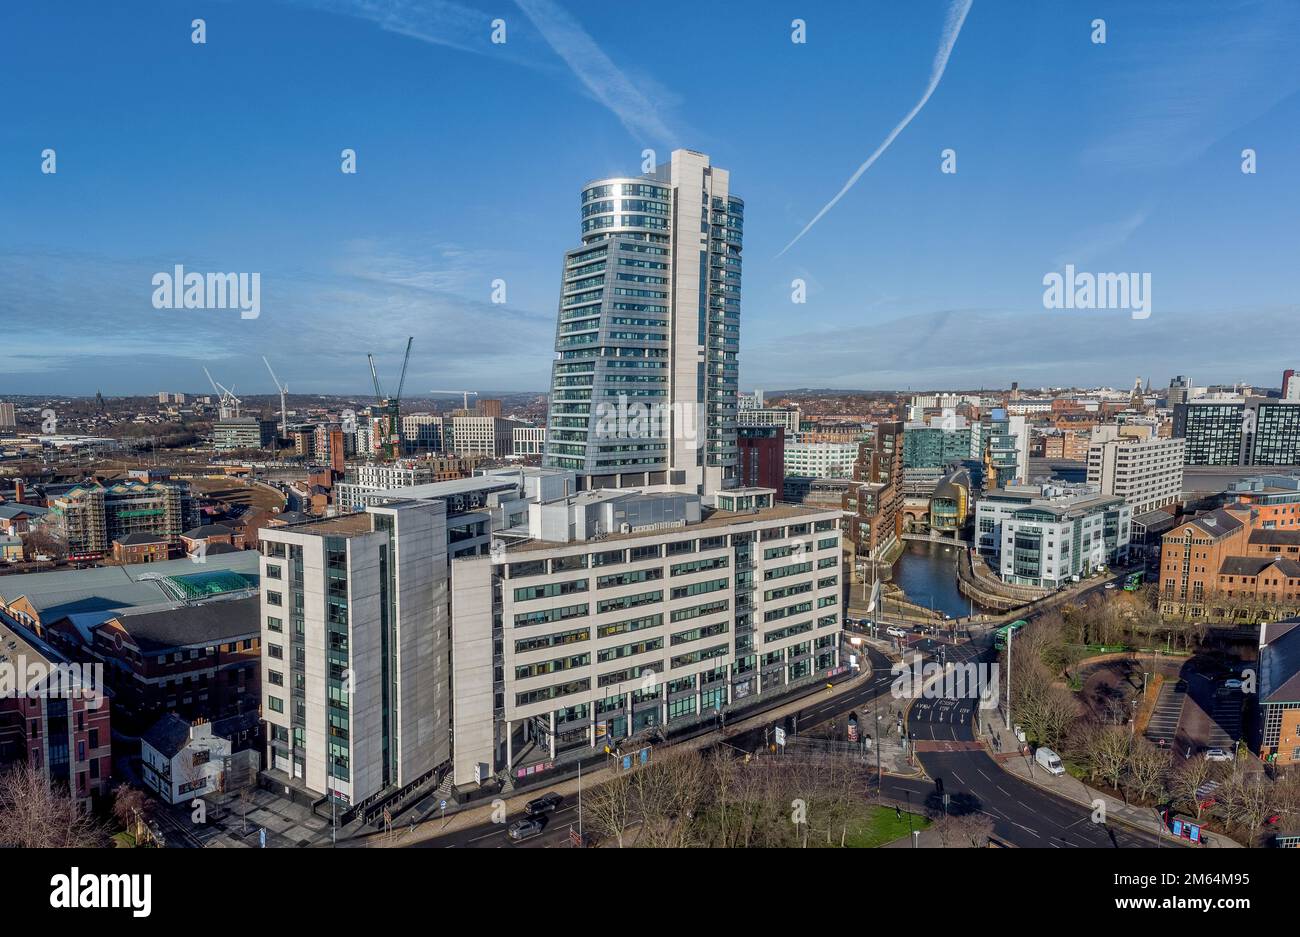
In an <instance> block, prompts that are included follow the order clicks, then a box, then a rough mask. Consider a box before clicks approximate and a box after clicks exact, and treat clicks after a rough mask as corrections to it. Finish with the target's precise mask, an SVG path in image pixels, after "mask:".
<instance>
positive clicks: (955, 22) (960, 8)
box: [776, 0, 972, 257]
mask: <svg viewBox="0 0 1300 937" xmlns="http://www.w3.org/2000/svg"><path fill="white" fill-rule="evenodd" d="M971 3H972V0H956V2H954V3H953V5H952V6H951V7H949V8H948V18H947V20H945V22H944V24H943V35H942V36H941V37H940V38H939V51H937V52H936V53H935V54H934V64H933V65H931V66H930V84H929V85H927V86H926V89H925V94H923V95H921V100H919V101H917V102H916V105H915V106H914V107H913V108H912V109H911V110H910V111H908V112H907V115H906V116H905V117H904V118H903V119H902V120H901V121H899V122H898V126H897V127H895V128H894V129H893V130H891V131H890V132H889V136H887V137H885V142H884V143H882V144H880V146H878V147H876V151H875V152H874V153H872V154H871V155H870V156H868V157H867V161H866V162H865V163H863V164H862V165H861V166H859V167H858V169H857V172H855V173H854V174H853V175H851V176H849V181H848V182H846V183H844V187H843V188H841V189H840V190H839V191H838V192H836V193H835V197H834V198H833V199H831V200H830V201H829V202H827V203H826V205H825V206H824V207H823V208H822V210H821V211H819V212H818V213H817V214H816V215H814V216H813V220H812V221H810V222H808V223H807V224H806V225H804V227H803V230H802V231H800V232H799V233H798V234H796V235H795V236H794V240H792V241H791V242H790V243H789V244H787V245H786V246H785V247H783V248H781V253H780V254H777V255H776V256H778V257H780V256H781V254H784V253H785V252H786V251H788V250H789V249H790V248H792V247H794V245H795V244H796V243H798V241H799V239H800V238H801V237H803V236H804V235H805V234H807V233H808V232H809V231H810V230H811V229H812V226H813V225H815V224H816V223H817V222H819V221H821V219H822V216H823V215H825V214H826V213H827V212H828V211H830V210H831V209H832V208H834V207H835V205H836V204H837V203H838V202H839V200H840V199H842V198H844V196H845V194H846V193H847V192H848V191H849V189H851V188H853V186H854V185H856V184H857V181H858V179H859V178H861V177H862V174H863V173H864V172H866V171H867V170H868V169H870V168H871V164H872V163H874V162H875V161H876V160H877V159H879V158H880V154H882V153H884V152H885V150H887V149H889V145H890V144H891V143H893V142H894V138H895V137H897V136H898V135H899V134H900V133H902V132H903V129H904V128H905V127H907V125H908V124H910V123H911V122H912V118H913V117H915V116H916V115H917V114H919V113H921V108H923V107H925V102H926V101H929V100H930V95H932V94H934V89H935V88H937V87H939V80H940V79H941V78H943V72H944V69H946V68H947V67H948V56H950V55H952V47H953V45H955V44H956V42H957V36H958V35H959V34H960V33H961V26H962V23H964V22H966V14H967V13H969V12H970V5H971Z"/></svg>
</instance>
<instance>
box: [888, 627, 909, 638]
mask: <svg viewBox="0 0 1300 937" xmlns="http://www.w3.org/2000/svg"><path fill="white" fill-rule="evenodd" d="M885 634H887V635H889V636H890V637H892V638H905V637H907V632H906V631H904V630H903V629H902V628H895V627H894V626H893V625H890V626H889V627H888V628H886V629H885Z"/></svg>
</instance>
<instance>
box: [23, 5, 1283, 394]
mask: <svg viewBox="0 0 1300 937" xmlns="http://www.w3.org/2000/svg"><path fill="white" fill-rule="evenodd" d="M962 5H963V0H955V2H954V0H934V2H931V0H915V2H906V3H904V2H896V3H886V2H874V0H873V2H864V0H854V2H846V3H838V2H821V0H818V2H811V0H800V2H776V0H752V2H746V3H744V4H712V3H703V4H702V3H685V2H680V3H679V2H677V0H664V2H661V3H656V4H608V3H598V2H592V0H583V2H575V0H514V2H508V0H494V2H493V3H491V4H479V3H476V2H474V0H455V2H452V0H440V2H431V0H364V2H363V0H253V2H244V0H188V2H184V3H181V2H175V0H158V2H150V0H132V2H129V3H122V4H103V3H100V2H98V0H96V2H89V0H87V2H61V0H47V2H45V3H41V4H22V5H20V4H7V5H6V6H5V8H4V11H3V13H2V14H0V17H2V18H3V23H2V24H0V26H2V27H3V28H0V87H2V88H3V89H4V91H3V92H0V93H2V94H3V97H4V114H5V119H4V120H3V121H0V167H3V171H0V327H2V331H0V347H3V348H4V350H5V354H4V356H3V360H4V361H5V367H4V369H3V370H2V371H0V393H6V392H8V393H59V392H61V393H94V392H95V391H96V390H102V391H103V392H104V393H106V394H120V393H151V392H155V391H157V390H161V389H172V390H190V391H198V390H202V389H205V385H206V380H205V379H204V378H203V376H202V371H201V366H202V365H204V364H206V365H208V366H209V367H210V368H211V369H212V371H213V373H214V374H216V375H217V377H218V378H219V379H221V380H223V381H224V382H226V383H228V384H233V385H234V386H235V387H236V389H237V390H239V391H241V392H246V393H259V392H263V393H269V392H270V391H271V390H272V389H273V388H272V386H271V382H270V378H269V376H267V375H266V373H265V369H264V367H263V366H262V363H261V356H262V355H263V354H265V355H266V356H267V357H269V358H270V359H271V361H272V363H273V364H275V366H276V369H277V371H278V372H279V374H280V377H281V378H282V379H283V380H285V381H286V382H287V383H288V384H289V386H290V389H291V390H292V391H294V392H323V393H324V392H340V393H344V392H361V391H364V390H366V389H367V387H368V384H369V375H368V371H367V369H366V364H365V353H366V352H367V351H373V352H375V354H376V356H377V358H378V360H379V363H380V366H381V369H382V370H383V371H384V373H388V372H392V371H395V370H396V367H397V361H398V359H399V357H400V353H401V349H402V346H403V344H404V342H405V336H407V335H414V336H415V345H414V348H413V351H412V365H411V374H410V377H408V381H407V388H408V393H412V392H418V391H422V390H425V389H427V388H433V387H436V388H459V387H465V388H469V389H485V390H486V389H491V390H538V391H541V390H544V389H545V387H546V384H547V382H548V377H549V368H550V361H551V358H552V341H553V334H554V321H555V319H554V316H555V308H556V305H557V299H558V287H559V273H560V262H561V256H562V253H563V251H564V250H566V249H567V248H570V247H573V246H576V244H577V243H578V235H579V221H580V219H579V212H578V192H579V189H580V187H581V186H582V184H583V183H584V182H586V181H587V180H589V179H592V178H596V177H599V176H603V175H611V174H616V173H617V174H624V173H630V172H633V171H635V170H636V169H637V167H638V166H639V164H640V154H641V151H642V149H643V148H646V147H650V148H654V149H655V150H656V151H657V152H658V153H659V154H660V155H661V158H664V157H666V156H667V153H668V152H669V151H670V150H671V149H673V148H675V147H679V146H680V147H687V148H691V149H696V150H701V151H704V152H707V153H709V154H710V155H711V156H712V158H713V160H714V162H715V164H716V165H719V166H722V167H725V168H727V169H729V170H730V171H731V174H732V175H731V178H732V189H733V191H734V192H736V193H737V194H739V195H741V196H742V197H743V198H744V199H745V201H746V222H745V224H746V231H745V272H744V289H743V299H742V319H741V322H742V326H741V381H742V384H743V385H744V386H746V387H753V386H762V387H767V388H776V387H793V386H828V387H836V386H838V387H856V388H879V387H913V388H921V387H966V386H1007V385H1009V384H1010V382H1011V381H1013V380H1018V381H1020V382H1021V384H1022V385H1023V386H1037V385H1040V384H1072V383H1085V384H1087V383H1095V382H1107V383H1112V384H1116V385H1121V386H1127V385H1129V384H1131V383H1132V381H1133V378H1134V377H1136V376H1139V375H1140V376H1142V377H1144V378H1146V377H1150V378H1151V379H1152V381H1153V383H1156V384H1164V383H1165V382H1167V380H1168V378H1169V377H1170V376H1172V375H1173V374H1175V373H1184V374H1188V375H1191V376H1192V377H1193V379H1194V380H1195V381H1196V382H1198V383H1210V382H1231V381H1236V380H1247V381H1253V382H1257V383H1262V384H1271V385H1277V384H1278V383H1280V372H1281V370H1282V369H1283V368H1284V367H1288V366H1300V341H1297V336H1298V333H1300V328H1298V327H1297V323H1300V299H1298V298H1297V292H1296V282H1297V257H1298V254H1300V233H1298V228H1297V224H1296V219H1297V217H1300V134H1298V133H1297V131H1296V129H1295V128H1296V127H1298V126H1300V96H1298V95H1297V89H1300V70H1297V69H1296V68H1295V65H1294V63H1295V62H1296V61H1298V60H1300V5H1297V4H1292V3H1276V2H1258V3H1256V2H1241V3H1236V2H1214V3H1210V2H1197V0H1191V2H1169V3H1159V2H1155V3H1144V4H1141V5H1138V4H1131V3H1128V2H1100V0H1098V2H1078V0H1062V2H1052V3H1034V4H1028V3H1004V2H990V0H974V2H973V4H972V5H971V6H970V9H969V12H968V13H967V15H966V16H965V19H964V21H962V22H961V28H960V31H959V32H956V33H954V32H953V31H952V29H951V27H952V24H953V13H954V10H957V11H958V12H959V11H960V9H961V7H962ZM1138 7H1140V9H1138ZM742 11H743V12H742ZM195 17H202V18H204V19H205V21H206V25H207V42H206V44H204V45H195V44H194V43H192V42H191V39H190V33H191V28H190V21H191V20H192V19H193V18H195ZM497 17H500V18H503V19H504V20H505V21H506V29H507V33H506V35H507V41H506V42H505V43H504V44H500V45H494V44H493V43H492V42H491V41H490V35H491V31H492V27H491V21H492V20H493V19H495V18H497ZM796 17H799V18H802V19H804V20H805V21H806V23H807V42H806V43H805V44H802V45H798V44H794V43H792V42H791V41H790V34H791V20H792V19H794V18H796ZM1096 18H1102V19H1104V20H1105V21H1106V32H1107V36H1106V38H1107V41H1106V43H1105V44H1104V45H1098V44H1094V43H1093V42H1092V41H1091V38H1090V36H1091V32H1092V28H1091V25H1090V24H1091V22H1092V21H1093V20H1094V19H1096ZM945 37H947V38H948V39H950V40H951V47H952V48H951V56H950V57H949V58H948V59H947V61H946V67H945V68H944V69H943V71H942V76H941V78H940V79H939V81H938V83H937V86H936V87H935V88H934V90H933V93H932V94H931V95H930V96H929V98H928V99H927V100H926V101H925V104H924V106H923V107H922V108H921V109H920V110H919V112H917V113H916V115H915V117H914V119H912V120H911V121H910V123H908V124H907V126H905V127H904V128H903V129H902V130H901V131H900V132H899V133H898V135H897V137H896V138H895V139H894V141H893V142H892V144H891V145H890V146H889V147H888V148H887V149H886V150H885V151H884V152H883V153H882V154H881V155H880V156H879V158H878V159H877V160H876V161H875V162H874V164H873V165H872V166H871V167H870V168H869V169H868V170H867V171H866V172H864V173H863V174H862V175H861V177H860V178H859V179H858V181H857V183H856V184H855V185H854V186H853V187H852V188H851V189H850V190H849V191H848V192H847V194H845V195H844V197H843V198H842V199H841V200H840V201H839V202H838V203H837V204H836V205H835V206H834V207H833V208H831V209H830V210H829V211H828V212H827V213H826V214H825V215H824V216H823V217H822V218H821V219H820V220H818V221H817V223H816V224H815V225H813V227H812V228H811V229H810V230H809V231H808V232H807V233H806V234H804V235H803V237H802V238H801V239H799V240H798V242H797V243H795V244H794V246H792V247H791V248H790V249H789V250H788V251H787V252H785V253H783V254H782V253H781V251H782V248H783V247H785V246H786V245H787V244H788V243H789V242H790V241H791V239H792V238H794V237H795V236H796V235H797V234H798V233H799V231H800V230H801V229H802V228H804V226H805V225H806V224H807V223H808V222H809V221H810V220H811V219H813V218H814V217H815V216H816V215H817V213H818V211H819V210H820V209H821V208H822V207H823V206H825V205H826V204H827V203H828V202H829V201H830V200H831V198H832V197H833V196H834V195H835V194H836V193H837V192H838V191H839V190H840V189H841V187H842V186H843V185H844V183H845V181H846V180H847V179H849V177H850V176H851V175H852V174H853V172H854V171H855V170H856V169H857V168H858V167H859V166H860V165H861V164H862V163H863V161H864V160H866V159H867V158H868V156H870V155H871V154H872V152H873V151H874V150H876V149H877V148H878V147H879V146H880V145H881V143H882V141H884V140H885V139H886V138H887V137H888V135H889V134H890V132H891V130H893V129H894V128H895V127H896V126H897V125H898V124H899V122H900V121H901V120H903V118H904V116H905V115H906V114H907V113H908V112H909V111H910V110H912V109H914V108H915V106H916V105H917V104H918V102H919V101H920V100H921V99H922V97H923V95H924V93H925V91H926V89H927V85H928V84H930V82H931V80H932V77H933V76H934V74H935V65H936V53H937V52H938V51H939V50H940V48H941V46H942V45H943V41H944V39H945ZM345 147H350V148H353V149H354V150H355V151H356V152H357V160H358V168H359V172H358V173H357V174H355V175H345V174H343V173H341V172H340V171H339V162H340V159H339V154H340V151H341V150H342V149H343V148H345ZM1247 147H1249V148H1253V149H1254V150H1255V151H1256V152H1257V154H1258V156H1257V158H1258V172H1257V173H1255V174H1253V175H1247V174H1243V173H1242V172H1241V156H1240V154H1241V151H1242V149H1244V148H1247ZM46 148H53V149H54V150H55V151H56V153H57V166H58V172H57V173H56V174H54V175H48V174H42V173H41V171H40V168H41V152H42V150H44V149H46ZM945 148H952V149H954V150H956V152H957V172H956V174H943V173H941V172H940V152H941V150H943V149H945ZM177 263H181V264H184V265H185V266H186V268H187V269H189V270H195V271H205V272H206V271H257V272H259V273H260V274H261V280H262V311H261V315H260V317H259V318H258V319H256V320H241V319H240V318H239V316H238V313H237V312H235V313H232V312H230V311H220V310H194V309H191V310H157V309H154V308H153V306H152V305H151V302H150V299H151V296H152V286H151V283H150V281H151V278H152V277H153V275H154V274H155V273H157V272H159V271H170V270H171V269H172V267H173V265H174V264H177ZM1067 263H1073V264H1074V265H1075V266H1076V267H1077V268H1078V269H1079V270H1087V271H1095V272H1109V271H1117V272H1118V271H1123V272H1128V271H1133V272H1149V273H1150V274H1151V277H1152V314H1151V317H1150V318H1149V319H1146V320H1134V319H1132V318H1131V317H1130V315H1129V313H1128V312H1126V311H1123V310H1094V311H1082V310H1047V309H1044V308H1043V302H1042V296H1043V289H1044V287H1043V285H1042V280H1043V277H1044V275H1045V274H1047V273H1049V272H1051V271H1054V270H1058V271H1059V270H1061V269H1063V267H1064V265H1065V264H1067ZM796 277H798V278H802V279H804V280H805V281H806V283H807V288H808V292H807V302H806V303H805V304H803V305H796V304H793V303H792V302H791V300H790V293H791V281H792V280H793V279H794V278H796ZM498 278H499V279H503V280H505V282H506V288H507V302H506V303H504V304H493V303H491V302H490V301H489V300H490V295H491V288H492V287H491V284H492V281H493V280H494V279H498Z"/></svg>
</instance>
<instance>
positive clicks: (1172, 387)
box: [1165, 374, 1196, 409]
mask: <svg viewBox="0 0 1300 937" xmlns="http://www.w3.org/2000/svg"><path fill="white" fill-rule="evenodd" d="M1195 393H1196V391H1195V388H1193V387H1192V381H1191V378H1188V377H1184V376H1183V375H1181V374H1180V375H1178V376H1177V377H1175V378H1174V379H1173V380H1171V381H1170V382H1169V390H1168V391H1167V392H1166V394H1165V406H1166V407H1169V408H1170V409H1172V408H1174V407H1176V406H1178V405H1179V404H1180V403H1187V401H1189V400H1191V399H1192V397H1193V396H1194V395H1195Z"/></svg>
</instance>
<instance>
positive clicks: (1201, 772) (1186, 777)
mask: <svg viewBox="0 0 1300 937" xmlns="http://www.w3.org/2000/svg"><path fill="white" fill-rule="evenodd" d="M1215 773H1216V772H1215V771H1214V768H1213V765H1212V764H1211V763H1210V762H1208V761H1206V760H1205V759H1204V758H1190V759H1188V760H1187V761H1184V762H1183V766H1182V767H1181V768H1179V769H1178V770H1177V771H1176V772H1174V774H1173V776H1172V777H1171V778H1170V786H1169V792H1170V794H1172V795H1173V797H1174V799H1175V800H1176V801H1177V802H1178V803H1179V804H1181V805H1182V806H1183V807H1184V808H1186V809H1187V810H1190V811H1192V812H1194V813H1195V815H1196V818H1197V819H1198V820H1199V819H1200V818H1201V811H1202V810H1203V809H1204V808H1203V807H1202V806H1201V804H1202V802H1203V799H1202V796H1201V794H1200V793H1198V792H1199V791H1200V790H1201V789H1202V788H1203V787H1204V786H1205V782H1206V781H1209V780H1211V779H1212V778H1213V776H1214V774H1215Z"/></svg>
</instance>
